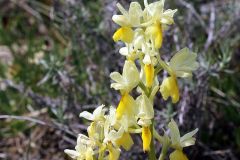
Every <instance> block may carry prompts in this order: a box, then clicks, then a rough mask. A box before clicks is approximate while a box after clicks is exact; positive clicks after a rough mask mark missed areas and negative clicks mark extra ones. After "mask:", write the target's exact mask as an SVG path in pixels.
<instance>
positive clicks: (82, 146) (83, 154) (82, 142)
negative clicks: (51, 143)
mask: <svg viewBox="0 0 240 160" xmlns="http://www.w3.org/2000/svg"><path fill="white" fill-rule="evenodd" d="M94 147H95V143H94V142H93V141H92V140H91V139H89V138H88V137H87V136H85V135H83V134H79V136H78V139H77V145H76V147H75V150H69V149H65V150H64V152H65V153H66V154H68V155H69V156H70V157H71V158H73V159H77V160H93V155H94V152H93V148H94Z"/></svg>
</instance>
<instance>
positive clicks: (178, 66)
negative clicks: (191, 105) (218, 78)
mask: <svg viewBox="0 0 240 160" xmlns="http://www.w3.org/2000/svg"><path fill="white" fill-rule="evenodd" d="M196 57H197V54H196V53H193V52H190V51H189V49H188V48H183V49H181V50H180V51H178V52H177V53H176V54H175V55H174V56H173V57H172V59H171V60H170V62H169V65H168V66H167V65H166V66H164V67H166V69H167V71H168V72H169V74H170V77H167V78H165V79H164V80H163V82H162V84H161V86H160V92H161V94H162V96H163V99H164V100H167V99H168V97H169V96H170V97H171V98H172V102H173V103H176V102H178V101H179V89H178V83H177V77H182V78H187V77H191V76H192V72H193V71H194V70H196V69H197V68H198V62H197V61H196Z"/></svg>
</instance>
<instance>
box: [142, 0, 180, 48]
mask: <svg viewBox="0 0 240 160" xmlns="http://www.w3.org/2000/svg"><path fill="white" fill-rule="evenodd" d="M164 2H165V0H160V1H157V2H154V3H151V4H148V2H147V0H144V5H145V9H144V12H143V19H144V23H142V26H145V27H147V28H146V35H147V37H148V39H150V40H151V41H152V43H153V44H154V46H155V48H156V49H159V48H161V46H162V41H163V29H164V28H166V27H165V25H171V24H173V23H174V20H173V15H174V13H175V12H177V10H176V9H175V10H171V9H167V10H164Z"/></svg>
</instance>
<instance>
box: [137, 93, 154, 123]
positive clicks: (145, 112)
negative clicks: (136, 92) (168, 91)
mask: <svg viewBox="0 0 240 160" xmlns="http://www.w3.org/2000/svg"><path fill="white" fill-rule="evenodd" d="M136 102H137V106H138V107H139V111H138V115H137V116H138V117H139V119H140V120H139V121H138V124H139V125H141V126H149V125H150V124H152V122H151V120H152V119H153V118H154V110H153V104H152V101H151V100H150V99H149V98H148V97H147V96H146V95H145V94H144V93H143V94H142V95H140V96H139V97H138V98H137V99H136Z"/></svg>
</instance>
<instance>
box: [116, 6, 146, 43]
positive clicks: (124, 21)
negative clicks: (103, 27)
mask: <svg viewBox="0 0 240 160" xmlns="http://www.w3.org/2000/svg"><path fill="white" fill-rule="evenodd" d="M117 7H118V9H119V10H120V12H121V13H122V15H114V16H113V17H112V20H113V21H114V22H115V23H117V24H118V25H120V26H121V27H120V28H119V29H118V30H117V31H116V32H115V33H114V35H113V40H114V41H115V42H116V41H119V40H121V41H123V42H126V43H131V42H132V40H133V36H134V31H133V30H132V28H131V27H137V26H139V25H140V20H141V16H142V12H143V11H142V9H141V5H140V4H139V3H138V2H132V3H131V4H130V7H129V11H126V10H125V9H124V8H123V7H122V5H121V4H119V3H118V4H117Z"/></svg>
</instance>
